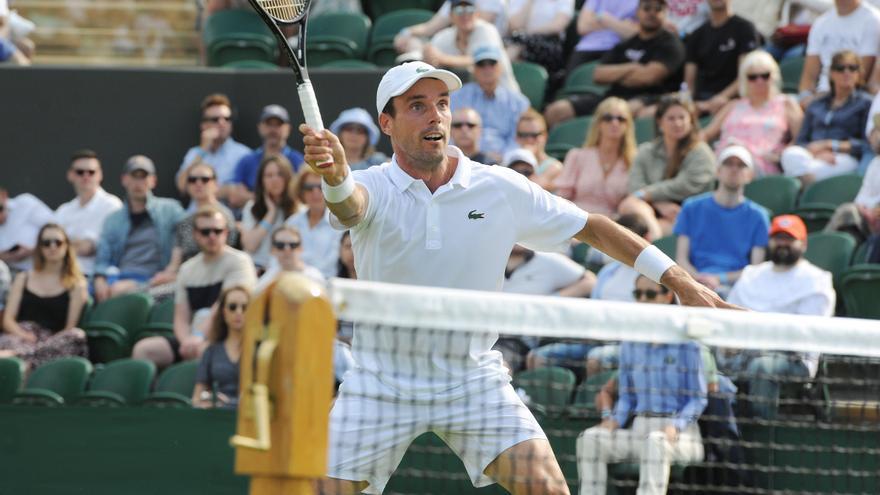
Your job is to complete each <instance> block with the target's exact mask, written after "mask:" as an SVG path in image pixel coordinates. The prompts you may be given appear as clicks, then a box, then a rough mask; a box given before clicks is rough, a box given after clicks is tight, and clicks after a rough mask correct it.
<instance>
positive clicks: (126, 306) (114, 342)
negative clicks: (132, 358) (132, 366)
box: [81, 293, 152, 363]
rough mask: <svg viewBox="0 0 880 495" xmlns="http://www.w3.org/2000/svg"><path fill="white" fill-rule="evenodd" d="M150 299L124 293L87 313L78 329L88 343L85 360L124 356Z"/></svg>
mask: <svg viewBox="0 0 880 495" xmlns="http://www.w3.org/2000/svg"><path fill="white" fill-rule="evenodd" d="M151 305H152V299H151V298H150V296H148V295H146V294H138V293H135V294H125V295H123V296H118V297H114V298H111V299H108V300H106V301H104V302H102V303H100V304H97V305H96V306H95V308H94V309H93V310H92V311H91V312H90V314H89V319H88V320H87V321H85V322H83V323H82V325H81V327H82V329H83V330H84V331H85V332H86V336H87V337H88V341H89V358H90V359H91V360H92V362H95V363H104V362H107V361H112V360H114V359H119V358H122V357H126V356H127V355H128V354H129V352H130V350H131V344H132V341H131V337H132V336H133V334H134V333H135V332H136V331H137V330H138V329H139V328H140V327H141V326H142V325H143V324H144V323H146V321H147V317H148V315H149V313H150V306H151Z"/></svg>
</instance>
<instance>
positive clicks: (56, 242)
mask: <svg viewBox="0 0 880 495" xmlns="http://www.w3.org/2000/svg"><path fill="white" fill-rule="evenodd" d="M63 245H64V239H40V246H42V247H53V246H54V247H61V246H63Z"/></svg>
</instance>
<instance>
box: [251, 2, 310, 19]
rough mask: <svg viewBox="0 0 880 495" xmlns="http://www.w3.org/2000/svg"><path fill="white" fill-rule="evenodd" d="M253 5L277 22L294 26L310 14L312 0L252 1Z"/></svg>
mask: <svg viewBox="0 0 880 495" xmlns="http://www.w3.org/2000/svg"><path fill="white" fill-rule="evenodd" d="M251 3H252V4H255V5H256V6H258V7H259V8H260V9H261V10H262V11H263V12H265V13H266V15H268V16H269V17H271V18H272V20H273V21H275V22H279V23H282V24H293V23H297V22H300V21H301V20H302V19H303V18H304V17H305V16H306V14H308V12H309V4H310V3H311V0H252V1H251Z"/></svg>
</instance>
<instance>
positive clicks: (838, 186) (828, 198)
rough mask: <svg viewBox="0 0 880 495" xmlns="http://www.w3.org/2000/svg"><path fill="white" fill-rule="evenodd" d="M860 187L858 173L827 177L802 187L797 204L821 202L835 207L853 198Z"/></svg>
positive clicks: (860, 180)
mask: <svg viewBox="0 0 880 495" xmlns="http://www.w3.org/2000/svg"><path fill="white" fill-rule="evenodd" d="M861 187H862V176H860V175H858V174H844V175H838V176H835V177H829V178H827V179H824V180H820V181H818V182H814V183H813V184H810V186H809V187H807V188H806V189H804V193H803V194H802V195H801V199H800V201H799V203H798V206H802V205H809V204H816V203H822V204H830V205H833V206H835V207H837V206H840V205H842V204H843V203H847V202H850V201H852V200H854V199H855V198H856V195H858V194H859V189H860V188H861Z"/></svg>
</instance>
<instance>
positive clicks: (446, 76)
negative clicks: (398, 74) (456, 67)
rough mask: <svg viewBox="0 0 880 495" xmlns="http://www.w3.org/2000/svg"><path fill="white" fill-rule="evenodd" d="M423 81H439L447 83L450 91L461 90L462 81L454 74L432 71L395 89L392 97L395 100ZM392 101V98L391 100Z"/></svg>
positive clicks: (445, 71)
mask: <svg viewBox="0 0 880 495" xmlns="http://www.w3.org/2000/svg"><path fill="white" fill-rule="evenodd" d="M422 79H439V80H441V81H443V82H444V83H446V87H447V88H449V91H455V90H458V89H461V79H459V78H458V76H456V75H455V74H453V73H452V72H449V71H448V70H445V69H431V70H427V71H425V72H422V73H420V74H419V77H417V78H415V79H413V80H411V81H407V82H406V83H405V84H402V85H401V86H400V87H398V88H395V90H394V91H393V92H392V93H391V95H390V97H391V98H394V97H395V96H400V95H402V94H404V93H406V92H407V91H409V88H411V87H413V86H415V84H416V83H417V82H419V81H421V80H422ZM389 100H390V98H389Z"/></svg>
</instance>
